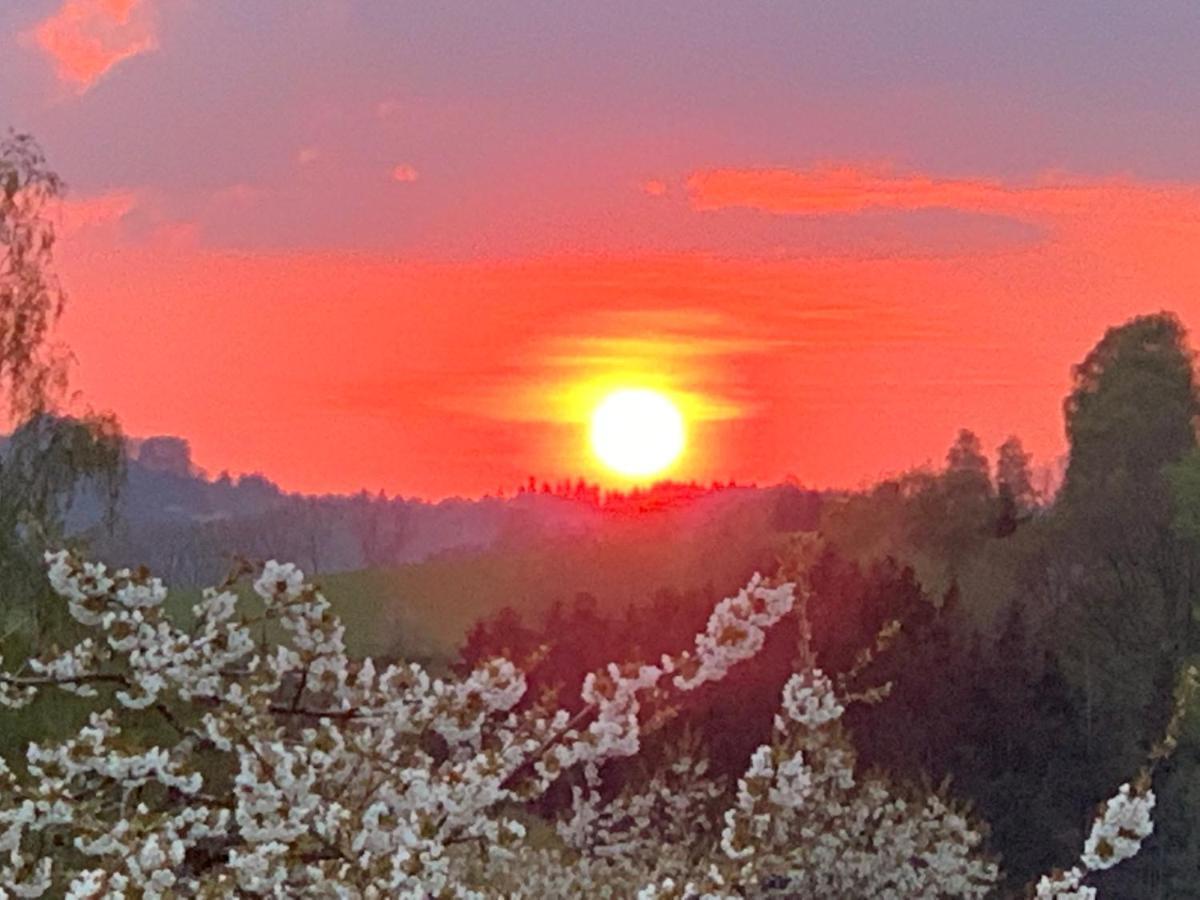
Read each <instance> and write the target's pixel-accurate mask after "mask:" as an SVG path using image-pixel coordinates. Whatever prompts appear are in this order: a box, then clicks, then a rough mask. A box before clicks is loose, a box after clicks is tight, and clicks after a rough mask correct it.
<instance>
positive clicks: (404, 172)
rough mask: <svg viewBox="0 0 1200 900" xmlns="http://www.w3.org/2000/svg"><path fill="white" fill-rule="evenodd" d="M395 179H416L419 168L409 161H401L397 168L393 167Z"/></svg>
mask: <svg viewBox="0 0 1200 900" xmlns="http://www.w3.org/2000/svg"><path fill="white" fill-rule="evenodd" d="M392 180H393V181H416V180H417V170H416V169H414V168H413V167H412V166H410V165H408V164H407V163H400V165H398V166H396V168H394V169H392Z"/></svg>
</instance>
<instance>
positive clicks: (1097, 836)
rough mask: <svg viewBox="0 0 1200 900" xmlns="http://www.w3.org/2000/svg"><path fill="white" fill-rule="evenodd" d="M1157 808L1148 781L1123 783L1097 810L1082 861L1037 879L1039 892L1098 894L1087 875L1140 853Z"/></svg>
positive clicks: (1077, 898) (1070, 897) (1062, 899)
mask: <svg viewBox="0 0 1200 900" xmlns="http://www.w3.org/2000/svg"><path fill="white" fill-rule="evenodd" d="M1153 810H1154V791H1152V790H1151V789H1150V787H1149V786H1148V785H1146V784H1142V785H1139V786H1137V787H1133V786H1131V785H1128V784H1123V785H1121V787H1120V788H1119V789H1118V790H1117V793H1116V794H1114V795H1113V796H1112V797H1110V798H1109V799H1108V800H1107V801H1106V802H1105V803H1104V805H1103V806H1101V807H1100V810H1099V811H1098V812H1097V814H1096V818H1095V819H1094V820H1093V822H1092V830H1091V833H1090V834H1088V837H1087V840H1086V841H1085V842H1084V845H1083V854H1082V855H1081V856H1080V857H1079V863H1078V864H1077V865H1075V866H1074V867H1072V868H1070V869H1068V870H1067V871H1065V872H1055V873H1053V874H1052V875H1044V876H1043V877H1042V879H1041V880H1040V881H1039V882H1038V883H1037V896H1038V897H1039V898H1043V897H1044V898H1053V900H1090V898H1093V897H1095V896H1096V889H1095V888H1093V887H1089V886H1088V885H1085V884H1084V883H1083V881H1084V879H1085V878H1086V877H1087V876H1088V874H1089V873H1091V872H1098V871H1101V870H1103V869H1111V868H1112V867H1113V866H1115V865H1117V864H1118V863H1120V862H1123V861H1125V860H1127V859H1132V858H1133V857H1134V856H1136V855H1137V853H1138V851H1139V850H1141V849H1142V842H1143V841H1144V840H1146V838H1148V837H1149V836H1150V835H1151V833H1152V832H1153V831H1154V822H1153V821H1152V820H1151V818H1150V813H1151V812H1152V811H1153Z"/></svg>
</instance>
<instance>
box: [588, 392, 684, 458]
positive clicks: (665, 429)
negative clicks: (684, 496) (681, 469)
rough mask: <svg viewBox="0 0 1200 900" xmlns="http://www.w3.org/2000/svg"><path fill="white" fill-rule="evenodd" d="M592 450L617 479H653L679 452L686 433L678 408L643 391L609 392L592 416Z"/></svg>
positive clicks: (663, 398)
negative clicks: (621, 477)
mask: <svg viewBox="0 0 1200 900" xmlns="http://www.w3.org/2000/svg"><path fill="white" fill-rule="evenodd" d="M591 438H592V450H593V451H594V452H595V454H596V456H597V457H598V458H599V459H600V461H601V462H602V463H604V465H606V466H607V467H608V468H610V469H612V470H613V471H614V472H617V473H619V474H621V475H625V476H628V477H639V476H645V475H655V474H657V473H659V472H662V471H663V470H664V469H666V468H667V467H668V466H670V465H671V463H673V462H674V461H675V460H676V459H678V458H679V454H681V453H682V452H683V448H684V444H686V443H687V432H686V430H685V428H684V425H683V415H682V414H681V413H680V412H679V407H677V406H676V405H675V404H674V403H672V402H671V400H670V398H668V397H667V396H666V395H665V394H661V393H659V392H658V391H652V390H649V389H647V388H626V389H622V390H619V391H613V392H612V393H611V394H608V395H607V396H606V397H605V398H604V399H603V400H601V401H600V403H599V405H598V406H597V407H596V409H595V411H594V412H593V413H592V430H591Z"/></svg>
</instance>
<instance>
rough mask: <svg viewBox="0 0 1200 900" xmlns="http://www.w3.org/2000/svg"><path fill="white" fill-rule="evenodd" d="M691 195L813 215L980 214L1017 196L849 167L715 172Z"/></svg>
mask: <svg viewBox="0 0 1200 900" xmlns="http://www.w3.org/2000/svg"><path fill="white" fill-rule="evenodd" d="M688 191H689V193H690V194H691V198H692V204H693V206H695V207H696V208H697V209H722V208H726V207H736V206H740V207H748V208H751V209H760V210H763V211H765V212H774V213H794V214H809V215H820V214H825V213H853V212H861V211H862V210H866V209H875V208H880V209H899V210H915V209H928V208H931V207H954V208H966V209H971V210H978V209H980V208H981V207H985V208H991V207H995V206H1000V205H1009V204H1007V203H1005V202H1004V201H1005V199H1006V198H1007V197H1008V195H1009V194H1010V193H1011V191H1010V190H1009V189H1007V188H1005V187H1004V186H1003V185H1002V184H1001V183H1000V182H998V181H993V180H990V179H955V178H932V177H929V176H927V175H918V174H897V173H894V172H892V171H891V170H889V169H880V168H866V167H861V166H854V165H844V164H843V165H826V166H819V167H816V168H812V169H806V170H796V169H709V170H705V171H701V172H696V173H695V174H693V175H692V176H691V177H690V178H689V179H688Z"/></svg>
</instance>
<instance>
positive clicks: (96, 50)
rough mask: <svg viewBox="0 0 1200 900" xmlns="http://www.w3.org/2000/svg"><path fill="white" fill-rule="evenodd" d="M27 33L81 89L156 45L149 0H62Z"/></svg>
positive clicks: (61, 74)
mask: <svg viewBox="0 0 1200 900" xmlns="http://www.w3.org/2000/svg"><path fill="white" fill-rule="evenodd" d="M30 36H31V38H32V40H33V42H34V43H35V44H36V45H37V46H38V47H39V48H41V50H42V51H43V52H45V53H46V55H47V56H49V57H50V59H51V60H53V62H54V67H55V71H56V73H57V74H58V77H59V79H61V80H62V81H64V82H67V83H68V84H70V85H72V86H74V87H75V89H76V90H78V91H79V92H80V93H83V92H84V91H86V90H88V89H89V88H90V87H92V85H94V84H95V83H96V82H97V81H98V80H99V79H100V78H102V77H103V76H104V75H105V74H106V73H107V72H109V71H110V70H111V69H112V68H113V67H114V66H116V65H117V64H119V63H121V62H122V61H124V60H126V59H130V58H132V57H134V56H138V55H139V54H142V53H146V52H148V51H150V50H153V49H155V48H156V47H157V46H158V36H157V33H156V29H155V21H154V16H153V9H152V7H151V3H150V0H64V2H63V5H62V6H61V7H59V9H58V11H57V12H55V13H54V14H53V15H51V16H50V17H49V18H47V19H44V20H42V21H41V22H40V23H38V24H37V25H36V26H34V28H33V30H32V32H31V33H30Z"/></svg>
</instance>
